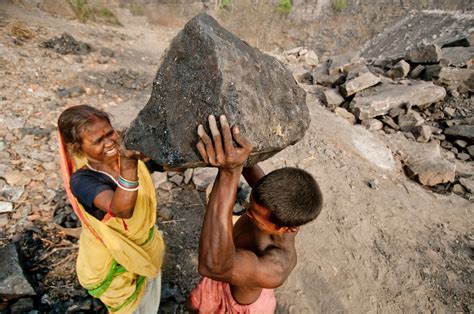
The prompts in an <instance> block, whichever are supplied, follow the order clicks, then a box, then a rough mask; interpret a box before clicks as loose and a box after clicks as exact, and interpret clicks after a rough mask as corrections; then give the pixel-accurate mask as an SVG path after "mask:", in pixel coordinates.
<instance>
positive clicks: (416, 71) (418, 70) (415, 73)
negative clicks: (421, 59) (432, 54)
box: [409, 64, 425, 79]
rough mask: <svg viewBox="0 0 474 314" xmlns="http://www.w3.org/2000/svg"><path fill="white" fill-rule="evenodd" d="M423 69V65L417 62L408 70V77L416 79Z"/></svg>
mask: <svg viewBox="0 0 474 314" xmlns="http://www.w3.org/2000/svg"><path fill="white" fill-rule="evenodd" d="M424 70H425V67H424V66H423V65H421V64H418V65H417V66H416V67H415V68H414V69H413V70H412V71H411V72H410V75H409V76H410V78H412V79H417V78H420V77H421V75H422V74H423V71H424Z"/></svg>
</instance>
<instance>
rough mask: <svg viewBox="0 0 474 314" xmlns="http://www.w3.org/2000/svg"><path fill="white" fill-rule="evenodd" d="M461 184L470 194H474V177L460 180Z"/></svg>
mask: <svg viewBox="0 0 474 314" xmlns="http://www.w3.org/2000/svg"><path fill="white" fill-rule="evenodd" d="M459 183H461V184H462V185H463V186H464V187H465V188H466V189H467V190H468V191H469V192H470V193H474V176H470V177H465V178H459Z"/></svg>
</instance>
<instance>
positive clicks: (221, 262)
mask: <svg viewBox="0 0 474 314" xmlns="http://www.w3.org/2000/svg"><path fill="white" fill-rule="evenodd" d="M220 124H221V128H222V135H221V133H220V132H219V129H218V128H217V123H216V119H215V117H214V116H209V127H210V129H211V133H212V139H211V138H210V137H209V136H208V135H207V133H206V132H205V131H204V128H203V126H202V125H200V126H199V127H198V135H199V137H200V141H199V142H198V144H197V148H198V150H199V153H200V154H201V157H202V158H203V160H204V161H205V162H206V163H207V164H209V165H211V166H215V167H218V168H219V173H218V174H217V178H216V181H215V182H214V187H213V189H212V192H211V194H210V195H209V202H208V204H207V208H206V213H205V215H204V222H203V226H202V230H201V238H200V242H199V266H198V268H199V273H200V274H201V275H203V276H206V277H210V278H212V279H217V280H222V281H227V280H229V277H231V276H232V269H233V265H234V257H235V254H236V250H235V245H234V240H233V237H232V208H233V207H234V203H235V196H236V193H237V185H238V183H239V179H240V175H241V173H242V169H243V164H244V162H245V160H246V159H247V157H248V155H249V154H250V152H251V151H252V145H251V144H250V142H249V141H248V140H247V139H246V138H244V137H243V136H242V135H241V134H240V133H239V130H238V129H237V127H233V128H232V133H231V130H230V127H229V124H228V122H227V119H226V118H225V116H221V117H220ZM232 138H234V139H235V141H236V142H237V144H238V145H239V147H234V146H233V144H232Z"/></svg>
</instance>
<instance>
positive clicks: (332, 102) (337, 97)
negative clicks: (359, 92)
mask: <svg viewBox="0 0 474 314" xmlns="http://www.w3.org/2000/svg"><path fill="white" fill-rule="evenodd" d="M324 99H325V101H326V104H327V106H328V107H329V108H336V107H339V106H340V105H341V104H342V103H343V102H344V97H342V96H341V94H340V93H339V91H338V90H337V89H335V88H332V89H328V90H325V91H324Z"/></svg>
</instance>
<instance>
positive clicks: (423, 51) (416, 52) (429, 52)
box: [405, 45, 441, 63]
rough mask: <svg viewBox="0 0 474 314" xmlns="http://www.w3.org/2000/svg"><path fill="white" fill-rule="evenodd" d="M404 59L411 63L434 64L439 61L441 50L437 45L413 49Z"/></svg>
mask: <svg viewBox="0 0 474 314" xmlns="http://www.w3.org/2000/svg"><path fill="white" fill-rule="evenodd" d="M405 58H406V59H407V60H409V61H411V62H413V63H436V62H439V60H440V59H441V48H440V47H439V46H438V45H426V46H420V47H414V48H412V49H409V50H408V51H407V54H406V56H405Z"/></svg>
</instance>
